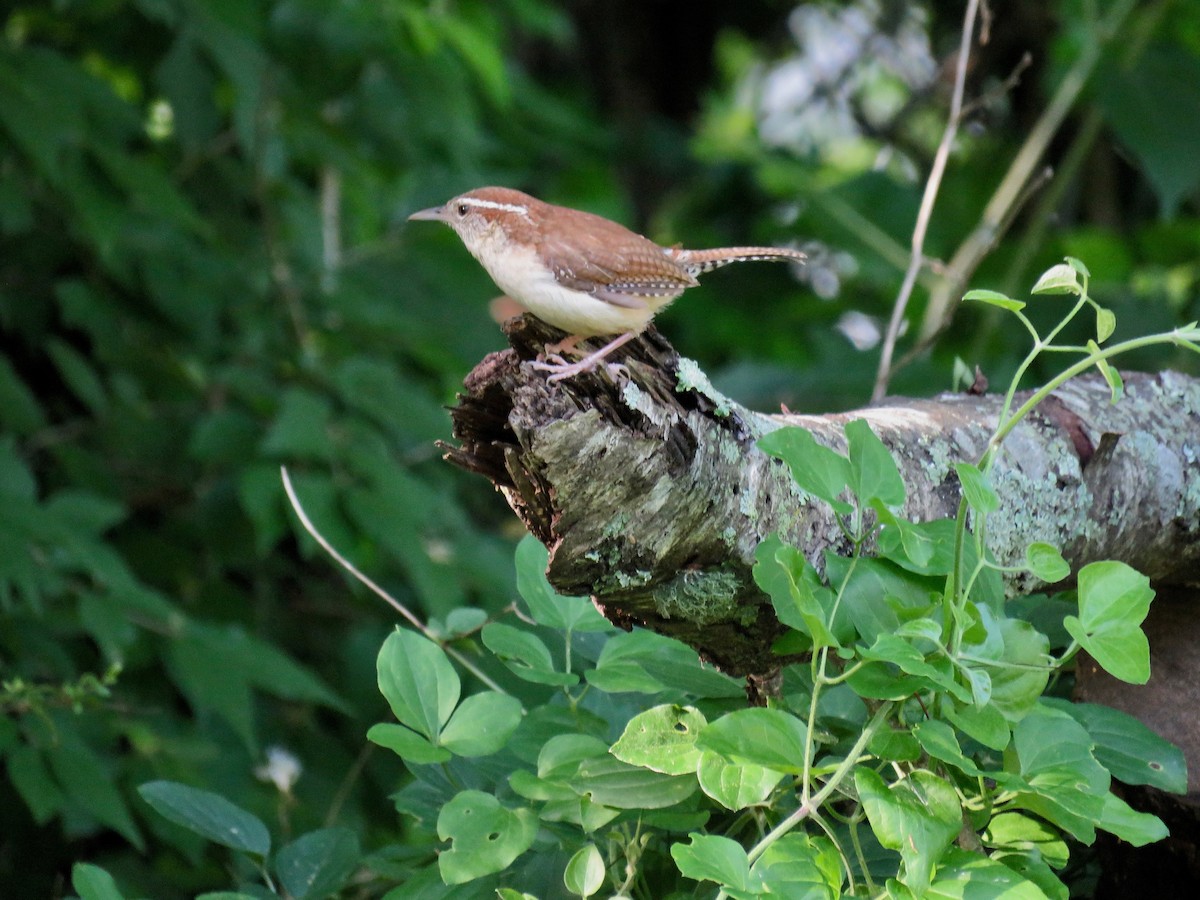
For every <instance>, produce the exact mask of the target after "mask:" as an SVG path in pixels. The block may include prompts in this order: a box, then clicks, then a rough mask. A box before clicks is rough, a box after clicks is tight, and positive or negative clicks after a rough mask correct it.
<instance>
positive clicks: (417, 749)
mask: <svg viewBox="0 0 1200 900" xmlns="http://www.w3.org/2000/svg"><path fill="white" fill-rule="evenodd" d="M367 740H368V741H370V742H371V743H372V744H378V745H379V746H380V747H386V748H387V749H388V750H391V751H392V752H393V753H395V754H396V755H397V756H399V757H400V758H401V759H403V760H404V761H405V762H409V763H413V764H414V765H429V764H430V763H441V762H446V761H448V760H449V759H450V758H451V756H452V754H451V753H450V751H449V750H447V749H446V748H445V747H437V746H435V745H434V744H433V743H432V742H431V741H430V740H429V738H427V737H425V736H424V735H420V734H417V733H416V732H415V731H413V730H412V729H411V728H405V727H404V726H403V725H397V724H396V723H395V722H380V723H378V724H376V725H372V726H371V728H370V730H368V731H367Z"/></svg>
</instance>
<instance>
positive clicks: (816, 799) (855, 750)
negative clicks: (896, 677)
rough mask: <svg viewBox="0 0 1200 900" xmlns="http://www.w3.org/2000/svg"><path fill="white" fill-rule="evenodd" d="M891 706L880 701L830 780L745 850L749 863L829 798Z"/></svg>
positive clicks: (864, 748) (856, 763) (884, 718)
mask: <svg viewBox="0 0 1200 900" xmlns="http://www.w3.org/2000/svg"><path fill="white" fill-rule="evenodd" d="M893 706H895V704H894V703H893V702H892V701H890V700H889V701H886V702H884V703H882V704H880V706H879V709H877V710H875V715H873V716H872V717H871V721H869V722H868V723H867V725H866V727H865V728H863V730H862V734H860V735H859V736H858V740H857V741H855V742H854V746H853V747H851V748H850V752H849V753H847V754H846V758H845V759H843V760H842V762H841V764H840V765H838V767H837V768H836V769H835V770H834V772H833V774H832V775H831V776H829V780H828V781H827V782H825V785H824V786H823V787H822V788H821V790H819V791H817V793H815V794H814V795H813V796H812V799H811V800H809V801H808V802H807V803H801V804H800V806H799V807H797V808H796V810H795V811H793V812H792V813H791V814H790V815H788V817H787V818H786V819H784V820H783V821H782V822H780V823H779V824H778V825H776V826H775V827H774V828H772V829H771V830H770V831H769V832H767V834H766V836H765V837H764V838H763V839H762V840H761V841H759V842H758V843H757V844H755V845H754V846H753V847H751V848H750V852H749V853H747V854H746V857H747V858H748V859H749V861H750V862H751V863H752V864H753V863H754V861H755V860H756V859H758V858H759V857H760V856H762V855H763V853H765V852H766V851H767V848H768V847H770V846H771V845H772V844H774V843H775V842H776V841H777V840H779V839H780V838H781V837H783V836H784V835H785V834H787V833H788V832H789V831H791V830H792V829H793V828H795V827H796V825H798V824H799V823H800V822H802V821H804V819H806V818H807V817H808V816H810V815H812V813H813V812H814V811H815V810H817V809H820V807H821V804H823V803H824V802H825V801H826V800H828V799H829V796H830V795H831V794H832V793H833V792H834V791H836V790H837V789H838V788H839V787H840V786H841V784H842V782H843V781H845V779H846V776H847V775H849V774H850V771H851V770H852V769H853V768H854V767H855V766H856V765H858V758H859V757H860V756H861V755H862V753H863V751H864V750H866V748H867V744H869V743H870V742H871V738H873V737H874V736H875V732H877V731H878V730H879V729H880V727H881V726H882V725H883V723H884V721H886V719H887V717H888V715H889V714H890V713H891V711H892V707H893Z"/></svg>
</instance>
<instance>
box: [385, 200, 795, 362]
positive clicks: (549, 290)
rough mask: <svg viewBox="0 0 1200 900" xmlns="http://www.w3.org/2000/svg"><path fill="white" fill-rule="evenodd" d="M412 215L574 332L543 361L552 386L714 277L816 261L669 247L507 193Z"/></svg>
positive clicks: (751, 250)
mask: <svg viewBox="0 0 1200 900" xmlns="http://www.w3.org/2000/svg"><path fill="white" fill-rule="evenodd" d="M408 218H409V220H410V221H431V222H442V223H444V224H446V225H449V226H450V227H451V228H452V229H454V232H455V233H456V234H457V235H458V236H459V238H460V239H461V240H462V242H463V244H464V245H465V246H466V248H467V250H469V251H470V253H471V255H472V256H474V257H475V259H476V260H478V261H479V263H480V264H481V265H482V266H483V268H484V269H485V270H487V273H488V275H490V276H491V277H492V280H493V281H494V282H495V283H496V285H497V286H498V287H499V288H500V289H501V290H502V291H504V292H505V293H506V294H507V295H508V296H510V297H512V298H513V299H514V300H516V301H517V302H518V303H520V304H521V305H522V306H523V307H525V308H526V309H527V310H529V312H531V313H533V315H535V316H536V317H537V318H539V319H541V320H542V321H544V322H547V323H549V324H551V325H553V326H555V327H556V328H560V329H562V330H563V331H565V332H567V335H568V336H567V337H566V338H565V339H564V340H562V341H559V342H558V343H557V344H554V345H550V346H548V347H547V348H546V354H545V355H544V358H543V359H541V360H538V361H536V362H535V363H534V366H535V367H536V368H538V369H540V370H545V371H547V372H549V373H550V375H549V377H548V378H547V380H548V381H549V382H556V381H561V380H562V379H564V378H569V377H571V376H573V375H578V374H580V373H582V372H588V371H591V370H592V369H594V368H596V367H597V366H598V365H599V364H600V363H601V362H602V361H604V360H605V359H606V358H607V357H608V356H609V355H610V354H611V353H612V352H613V351H614V350H616V349H618V348H619V347H621V346H622V345H624V344H625V343H627V342H628V341H630V340H632V339H633V338H634V337H636V336H637V335H638V334H640V333H641V332H642V331H643V330H644V329H645V328H646V326H647V325H649V324H650V322H651V320H652V319H653V318H654V316H655V315H656V314H657V313H659V312H660V311H661V310H662V309H663V308H665V307H666V306H667V305H668V304H669V303H671V301H673V300H674V299H675V298H676V297H678V296H679V295H680V294H682V293H683V292H684V291H685V290H687V289H688V288H690V287H695V286H696V285H697V284H699V281H698V280H697V276H699V275H702V274H704V273H705V272H710V271H712V270H713V269H717V268H720V267H721V266H724V265H728V264H729V263H734V262H749V261H783V262H793V263H803V262H804V260H805V258H806V257H805V255H804V254H803V253H802V252H800V251H799V250H793V249H791V248H787V247H723V248H718V249H713V250H684V249H682V248H680V247H678V246H676V247H662V246H660V245H659V244H657V243H655V242H654V241H652V240H650V239H649V238H646V237H643V236H642V235H640V234H637V233H636V232H634V231H631V230H629V229H628V228H626V227H625V226H624V225H621V224H619V223H617V222H614V221H612V220H611V219H606V218H604V217H603V216H598V215H596V214H594V213H590V212H585V211H583V210H578V209H571V208H570V207H566V206H556V205H554V204H552V203H546V202H544V201H542V200H538V199H537V198H536V197H532V196H530V195H529V194H526V193H523V192H521V191H518V190H514V189H512V188H506V187H481V188H476V189H475V190H472V191H467V192H466V193H465V194H459V195H458V196H457V197H453V198H451V199H450V200H448V201H446V202H445V203H444V204H442V205H441V206H434V207H431V208H429V209H423V210H420V211H418V212H415V213H413V214H412V215H410V216H409V217H408ZM608 335H615V337H613V339H612V340H610V341H609V342H608V343H606V344H605V345H604V346H603V347H601V348H600V349H599V350H596V351H595V352H593V353H590V354H587V355H586V356H584V357H583V358H582V359H580V360H578V361H577V362H573V363H568V362H567V361H566V359H565V358H564V357H563V355H562V354H564V353H567V352H570V351H572V350H574V349H575V345H576V343H577V342H579V341H581V340H584V339H586V338H592V337H600V336H608Z"/></svg>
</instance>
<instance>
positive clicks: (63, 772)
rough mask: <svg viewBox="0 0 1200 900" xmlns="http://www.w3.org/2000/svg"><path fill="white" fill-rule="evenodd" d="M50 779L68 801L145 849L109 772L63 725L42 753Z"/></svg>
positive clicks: (97, 757) (139, 832) (73, 732)
mask: <svg viewBox="0 0 1200 900" xmlns="http://www.w3.org/2000/svg"><path fill="white" fill-rule="evenodd" d="M45 753H46V759H47V760H48V761H49V763H50V768H51V769H52V770H53V772H54V777H55V779H56V780H57V781H58V783H59V784H60V785H61V786H62V788H63V791H64V793H65V794H66V796H67V797H68V798H70V799H71V800H73V801H74V802H75V803H77V804H79V806H80V807H82V808H83V809H84V810H86V811H87V813H88V814H90V815H92V816H94V817H95V818H96V820H97V821H98V822H102V823H103V824H105V825H107V826H108V827H110V828H112V829H113V830H114V831H117V832H118V833H120V834H121V835H122V836H123V837H124V838H125V839H126V840H127V841H129V843H131V844H133V846H135V847H137V848H138V849H139V850H141V849H143V847H144V846H145V843H144V840H143V838H142V834H141V831H139V830H138V827H137V825H136V824H135V823H134V821H133V817H132V815H131V813H130V810H129V806H128V805H127V804H126V802H125V796H124V794H123V793H122V792H121V790H120V789H119V788H118V786H117V783H116V781H115V780H114V779H113V777H112V771H111V770H110V769H109V767H108V766H106V765H105V763H104V761H103V760H102V758H101V757H100V756H98V755H97V753H96V752H95V751H94V750H93V749H92V748H91V746H90V745H89V744H88V743H87V742H86V741H85V740H84V739H83V738H82V737H81V736H80V735H78V734H77V733H75V731H74V729H73V728H72V727H71V726H70V725H69V724H67V723H63V722H60V723H58V743H57V744H56V745H55V746H53V747H50V748H49V749H47V750H46V751H45Z"/></svg>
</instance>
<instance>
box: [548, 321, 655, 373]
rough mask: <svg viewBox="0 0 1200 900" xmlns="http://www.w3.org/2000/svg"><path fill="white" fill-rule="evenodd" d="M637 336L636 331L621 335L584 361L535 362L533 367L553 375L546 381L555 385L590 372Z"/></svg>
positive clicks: (586, 357)
mask: <svg viewBox="0 0 1200 900" xmlns="http://www.w3.org/2000/svg"><path fill="white" fill-rule="evenodd" d="M636 336H637V332H635V331H627V332H625V333H624V334H619V335H617V336H616V337H615V338H613V339H612V340H611V341H609V342H608V343H607V344H605V345H604V346H603V347H601V348H600V349H599V350H597V351H596V352H595V353H589V354H588V355H587V356H585V357H584V358H583V359H581V360H579V362H576V363H569V364H568V363H565V362H534V363H533V364H532V365H533V367H534V368H535V369H541V370H542V371H544V372H550V373H552V374H551V375H550V377H549V378H547V379H546V380H547V381H549V382H551V383H553V382H555V381H562V380H563V379H564V378H570V377H571V376H572V375H578V374H579V373H580V372H590V371H591V370H592V369H594V368H596V366H597V365H598V364H599V363H600V361H601V360H603V359H604V357H606V356H608V354H610V353H612V352H613V351H614V350H616V349H617V348H618V347H621V346H623V345H624V344H626V343H628V342H629V341H631V340H633V338H634V337H636Z"/></svg>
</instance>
